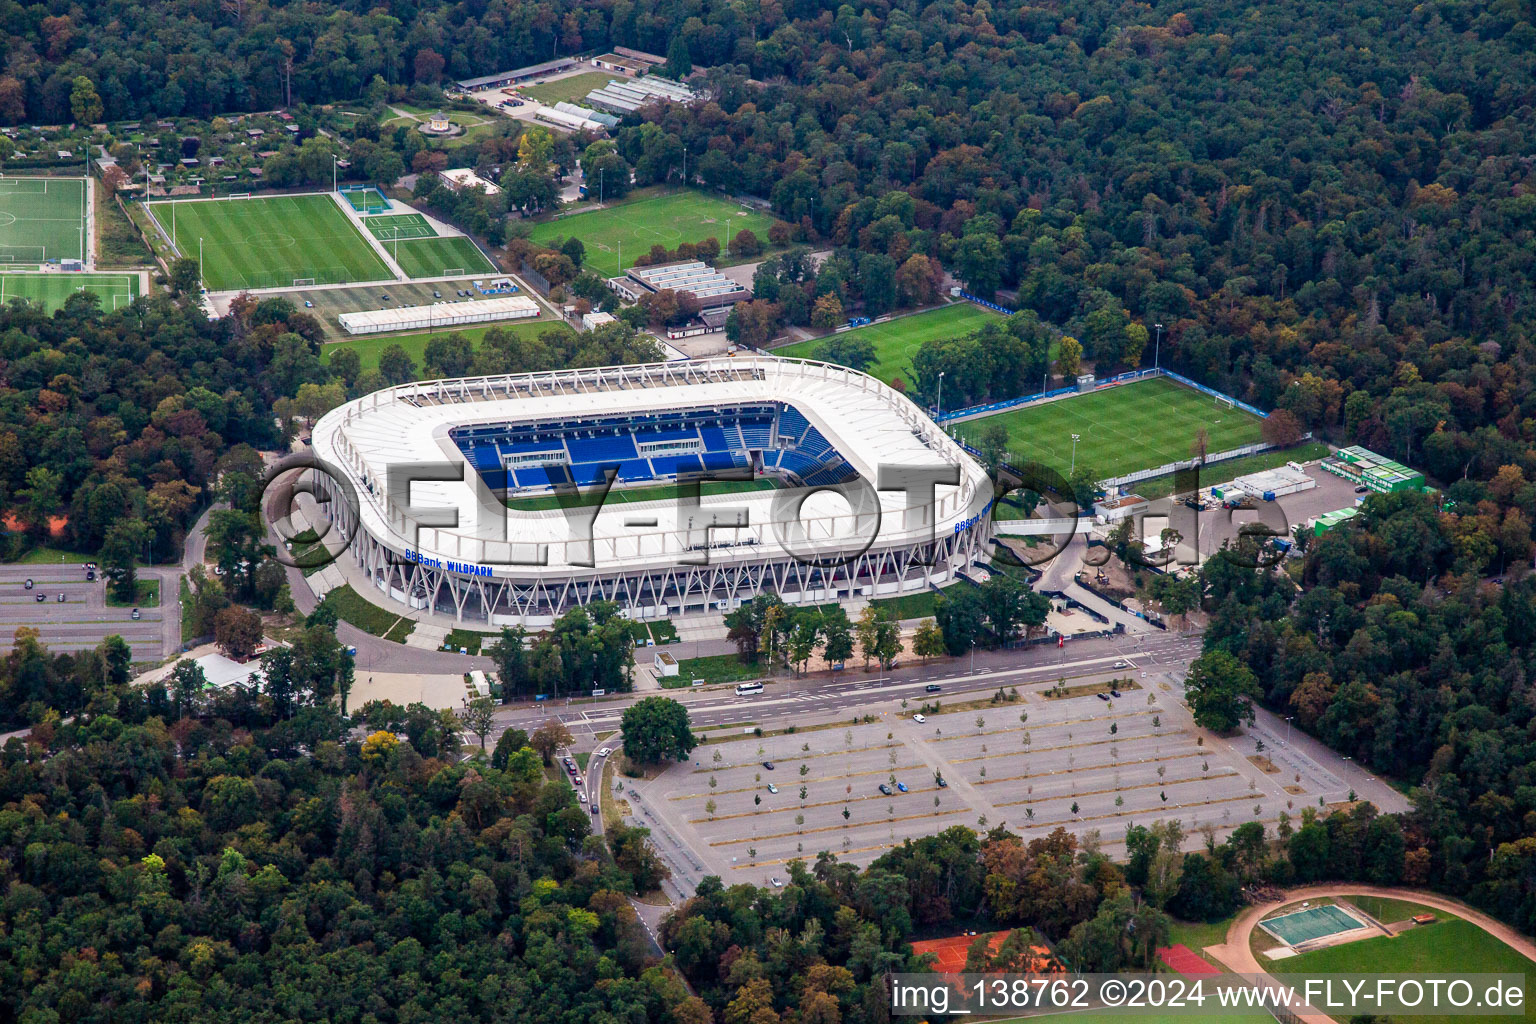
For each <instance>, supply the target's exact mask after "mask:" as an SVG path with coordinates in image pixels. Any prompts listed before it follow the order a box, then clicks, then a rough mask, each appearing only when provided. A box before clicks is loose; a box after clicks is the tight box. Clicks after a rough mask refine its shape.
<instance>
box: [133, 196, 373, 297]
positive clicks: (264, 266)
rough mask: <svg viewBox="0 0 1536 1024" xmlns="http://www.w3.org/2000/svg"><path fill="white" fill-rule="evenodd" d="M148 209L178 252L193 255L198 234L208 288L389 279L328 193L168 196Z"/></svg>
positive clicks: (205, 281)
mask: <svg viewBox="0 0 1536 1024" xmlns="http://www.w3.org/2000/svg"><path fill="white" fill-rule="evenodd" d="M149 212H150V214H151V215H152V216H153V217H154V218H155V220H156V221H157V222H158V223H159V225H160V227H161V229H162V230H164V232H165V234H166V237H168V238H170V239H171V242H172V244H173V245H174V246H175V247H176V250H177V252H179V253H180V254H181V255H182V256H184V257H187V258H189V259H197V258H198V240H199V239H201V240H202V260H203V286H204V287H205V288H207V289H208V290H209V291H215V292H217V291H236V290H240V289H247V288H286V287H290V286H292V285H293V284H294V283H295V282H300V281H309V282H313V283H314V284H345V283H349V282H353V281H381V282H382V281H393V280H394V274H392V273H391V272H390V270H389V268H388V267H387V266H385V265H384V261H383V260H381V259H380V258H379V256H378V254H377V253H376V252H374V250H373V249H372V247H370V246H369V244H368V242H367V240H366V239H364V238H363V236H362V235H361V234H360V233H359V232H358V230H357V228H356V227H354V226H353V224H352V222H351V221H350V220H348V219H347V216H346V214H344V213H342V212H341V208H340V207H338V206H337V205H336V201H335V200H334V199H332V198H331V196H329V195H317V194H311V195H296V196H265V197H257V198H249V199H208V200H196V201H190V202H176V201H174V200H171V201H164V202H156V203H150V204H149Z"/></svg>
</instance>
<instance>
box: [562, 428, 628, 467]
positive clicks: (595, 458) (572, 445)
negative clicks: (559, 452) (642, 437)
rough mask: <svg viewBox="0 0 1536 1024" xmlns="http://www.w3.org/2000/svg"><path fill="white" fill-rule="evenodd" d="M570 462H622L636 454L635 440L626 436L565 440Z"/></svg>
mask: <svg viewBox="0 0 1536 1024" xmlns="http://www.w3.org/2000/svg"><path fill="white" fill-rule="evenodd" d="M565 444H566V447H567V448H568V449H570V452H571V461H572V462H622V461H624V460H625V459H632V458H634V457H635V455H636V454H637V453H636V451H635V439H634V438H633V437H632V436H630V435H628V434H621V435H619V436H617V437H571V438H567V439H566V442H565Z"/></svg>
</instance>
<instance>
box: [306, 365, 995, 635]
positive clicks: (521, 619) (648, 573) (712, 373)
mask: <svg viewBox="0 0 1536 1024" xmlns="http://www.w3.org/2000/svg"><path fill="white" fill-rule="evenodd" d="M312 438H313V444H314V453H315V455H316V456H318V457H319V458H320V459H322V460H324V461H325V462H327V463H329V464H330V471H331V474H334V475H327V474H323V473H317V474H315V479H314V480H313V481H311V483H312V484H313V486H314V487H315V488H316V490H318V491H319V492H321V493H322V494H323V495H324V497H325V498H327V499H329V500H327V501H325V502H323V503H322V505H321V507H322V508H324V509H325V510H326V514H328V515H334V517H335V519H336V520H337V522H336V523H335V526H336V527H337V528H338V531H339V535H340V536H341V537H344V538H346V539H348V540H350V541H351V543H350V546H349V547H348V549H347V552H346V554H345V555H343V556H342V557H344V558H350V559H352V560H353V561H354V562H355V563H356V564H357V565H358V566H359V567H361V568H362V569H363V570H364V571H365V572H366V574H367V575H368V577H369V578H370V579H371V580H372V582H373V584H374V585H375V586H376V587H377V588H378V589H379V590H380V591H381V592H382V593H384V594H387V595H388V596H389V598H391V599H393V600H395V601H399V602H402V603H404V604H407V605H409V606H410V607H412V608H417V609H426V608H430V609H431V610H433V611H436V612H439V613H442V614H447V615H452V616H454V617H455V618H456V619H458V620H460V621H468V622H486V623H489V624H490V625H493V626H496V625H509V624H515V623H521V624H523V625H527V626H532V627H538V626H543V625H547V624H548V623H550V622H552V621H553V619H554V618H555V617H557V616H559V615H560V614H562V613H564V612H565V611H566V610H568V609H569V608H571V607H573V606H575V605H579V604H584V603H586V602H588V601H592V600H611V601H615V602H618V603H619V604H620V605H621V606H622V607H623V608H624V609H625V610H626V612H627V614H629V615H631V616H632V617H635V618H646V617H651V616H662V615H679V614H687V613H692V612H702V611H706V610H721V609H729V608H732V607H735V606H736V605H737V604H739V603H740V602H741V601H743V600H747V599H750V598H751V597H752V596H753V595H755V594H757V593H759V592H761V591H763V590H774V591H776V592H777V593H779V594H780V595H781V596H782V597H783V598H784V599H785V600H786V601H789V602H798V603H809V602H816V603H821V602H826V601H834V600H841V599H846V598H851V597H857V596H871V597H873V596H885V595H894V594H901V593H907V592H912V591H917V590H923V589H926V588H928V587H931V586H937V585H940V584H943V583H945V582H947V581H949V580H951V579H953V578H954V575H955V573H956V572H958V571H960V570H963V569H964V568H965V567H966V565H968V564H969V563H971V562H972V561H973V560H976V559H979V558H983V557H985V554H986V548H985V543H986V540H987V535H988V532H989V530H990V518H989V517H988V516H987V515H986V514H985V511H986V508H987V505H988V503H989V501H990V500H991V489H990V486H989V484H988V480H987V476H986V473H985V471H984V470H983V469H982V468H981V467H980V466H979V465H977V464H976V463H975V462H974V461H973V460H972V459H971V458H970V457H969V456H967V455H966V454H965V452H964V451H963V450H962V449H960V448H959V447H958V446H957V445H956V444H955V443H954V442H953V441H951V440H950V439H949V438H948V437H946V436H945V434H944V432H943V431H942V430H940V429H939V428H938V427H937V426H936V425H935V424H934V423H933V422H932V421H931V420H929V419H928V417H927V416H925V415H924V414H923V413H922V412H921V411H920V410H919V409H918V408H917V407H916V406H915V405H913V404H912V403H911V402H910V401H908V400H907V398H906V397H904V396H903V395H901V394H900V393H898V392H897V391H895V390H893V389H892V388H890V387H888V386H886V385H885V384H882V383H881V382H879V381H877V380H875V379H874V378H873V377H870V376H868V375H866V374H863V373H859V372H857V371H854V370H849V369H847V368H845V367H841V366H834V365H831V364H827V363H819V362H808V361H801V360H787V359H775V358H771V357H762V358H718V359H712V360H710V359H706V360H698V361H692V362H686V363H658V364H648V365H638V366H617V367H598V368H593V369H584V370H557V371H551V372H545V373H534V374H520V375H512V376H500V377H482V378H469V379H459V380H436V381H422V382H418V383H413V384H403V385H400V386H397V387H393V388H388V389H385V390H383V391H378V392H375V393H373V394H371V395H367V396H365V397H363V398H359V399H356V400H354V401H352V402H349V403H347V404H346V405H343V406H340V407H338V408H336V409H334V410H332V411H331V412H329V413H327V414H326V415H325V416H324V417H322V418H321V419H320V421H319V422H318V423H317V424H316V425H315V429H314V432H313V435H312ZM427 464H436V466H437V467H438V468H437V469H436V470H435V471H434V470H427V469H425V468H422V467H425V466H426V465H427ZM413 467H416V468H413ZM428 476H430V477H432V479H425V478H426V477H428ZM412 477H414V478H415V479H414V482H413V483H412V484H407V483H406V482H405V481H406V479H407V478H412ZM444 477H448V478H449V479H444ZM721 478H724V479H727V480H731V481H741V482H750V484H751V485H753V486H747V487H745V488H744V489H734V488H732V489H725V490H724V491H723V493H722V489H721V487H720V485H716V486H715V487H709V488H706V487H704V486H703V484H704V482H706V481H708V480H710V479H721ZM610 481H611V483H610ZM695 483H698V484H700V487H699V489H698V490H694V489H693V486H692V485H693V484H695ZM604 486H609V487H610V492H609V494H608V498H609V499H610V500H605V501H602V502H600V503H599V502H594V501H592V500H591V497H592V494H593V493H594V490H593V489H594V488H596V489H597V493H601V488H603V487H604ZM642 489H645V490H646V492H647V495H646V496H649V495H653V494H654V495H660V497H659V498H657V499H656V500H614V499H616V496H617V495H618V494H621V493H625V492H629V493H634V492H638V491H640V490H642ZM349 492H353V493H355V495H356V500H355V504H354V503H349V501H348V500H347V499H348V497H349ZM541 496H542V497H548V496H554V497H556V498H557V499H559V501H558V506H559V507H555V508H550V507H548V505H547V503H540V502H537V501H530V500H528V499H533V498H538V497H541ZM636 496H637V497H640V495H638V494H637V495H636Z"/></svg>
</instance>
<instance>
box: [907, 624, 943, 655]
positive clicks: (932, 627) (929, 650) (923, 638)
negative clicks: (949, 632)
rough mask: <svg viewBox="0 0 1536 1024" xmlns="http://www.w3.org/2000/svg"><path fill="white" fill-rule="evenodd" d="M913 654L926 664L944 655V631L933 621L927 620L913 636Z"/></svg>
mask: <svg viewBox="0 0 1536 1024" xmlns="http://www.w3.org/2000/svg"><path fill="white" fill-rule="evenodd" d="M912 653H913V654H915V655H917V656H918V657H919V658H922V659H923V660H924V661H925V662H926V661H927V660H928V659H929V658H935V657H938V656H939V655H941V654H943V653H944V631H943V630H941V629H940V628H939V624H938V623H937V622H936V621H935V620H933V619H925V620H924V621H923V622H922V623H921V624H920V625H919V626H918V627H917V632H915V633H914V634H912Z"/></svg>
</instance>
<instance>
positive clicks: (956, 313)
mask: <svg viewBox="0 0 1536 1024" xmlns="http://www.w3.org/2000/svg"><path fill="white" fill-rule="evenodd" d="M998 316H1000V314H997V313H994V312H992V311H991V310H990V309H987V308H985V307H984V306H978V305H976V304H975V303H974V302H955V303H951V304H950V305H948V306H941V307H940V308H938V309H932V310H929V311H927V312H925V313H915V314H913V315H912V316H903V317H897V318H896V319H895V320H890V321H887V322H886V323H883V324H870V325H869V326H868V327H856V328H854V329H853V330H851V331H844V332H843V333H842V334H834V335H828V336H827V337H825V338H812V339H811V340H810V341H797V342H795V343H794V344H793V345H785V346H784V347H783V348H776V349H774V350H773V354H774V355H776V356H784V357H785V358H787V359H820V358H821V356H820V354H819V353H820V352H821V348H822V346H823V345H825V344H826V343H827V342H829V341H831V340H832V339H833V338H837V339H838V340H840V341H841V340H844V339H848V338H868V339H869V340H870V341H871V342H873V343H874V346H875V363H874V365H873V366H871V367H870V368H869V371H868V372H869V375H870V376H871V377H874V378H875V379H877V380H881V381H884V382H885V383H887V384H889V383H890V382H891V381H892V380H893V379H895V378H897V377H900V378H902V379H903V380H905V381H907V383H911V380H910V378H909V373H910V371H911V369H912V357H913V356H914V355H916V354H917V350H918V349H919V348H921V347H922V344H923V342H925V341H931V340H933V339H935V338H958V337H960V336H961V335H965V334H970V333H971V332H972V331H974V330H976V328H978V327H980V326H981V325H982V324H983V323H985V322H986V321H987V320H988V319H991V318H994V317H998Z"/></svg>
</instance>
